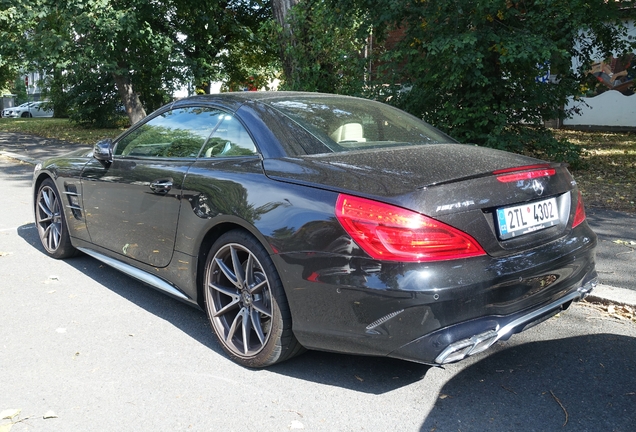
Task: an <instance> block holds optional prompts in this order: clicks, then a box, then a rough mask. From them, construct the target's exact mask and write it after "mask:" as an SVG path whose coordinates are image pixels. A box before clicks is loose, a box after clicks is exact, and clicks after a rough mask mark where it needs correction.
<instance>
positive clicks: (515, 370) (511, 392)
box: [421, 333, 636, 432]
mask: <svg viewBox="0 0 636 432" xmlns="http://www.w3.org/2000/svg"><path fill="white" fill-rule="evenodd" d="M635 369H636V339H635V338H633V337H627V336H622V335H616V334H603V333H601V334H592V335H585V336H577V337H570V338H565V339H559V340H548V341H539V342H530V343H526V344H522V345H518V346H515V347H511V348H507V349H505V350H502V351H499V352H497V353H495V354H493V355H491V356H489V357H487V358H484V359H482V360H480V361H478V362H476V363H474V364H472V365H471V366H469V367H467V368H465V369H463V370H462V371H461V372H459V373H458V374H457V375H455V376H454V377H453V378H452V379H451V380H450V381H448V382H447V383H446V384H445V385H444V387H443V388H442V389H441V391H440V394H439V395H438V398H437V402H436V403H435V406H434V407H433V409H432V410H431V411H430V413H429V415H428V416H427V418H426V420H425V421H424V424H423V425H422V428H421V430H422V431H423V432H424V431H427V432H428V431H432V430H439V431H443V430H461V431H480V432H482V431H502V430H506V431H530V430H532V431H548V430H552V431H554V430H572V431H583V430H589V431H600V430H606V431H610V430H611V431H633V430H634V427H635V425H636V409H635V408H636V370H635ZM566 422H567V424H565V423H566Z"/></svg>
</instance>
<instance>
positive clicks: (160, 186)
mask: <svg viewBox="0 0 636 432" xmlns="http://www.w3.org/2000/svg"><path fill="white" fill-rule="evenodd" d="M150 189H151V190H152V191H153V192H154V193H156V194H159V195H165V194H167V193H168V192H170V189H172V179H171V178H169V179H160V180H155V181H153V182H152V183H150Z"/></svg>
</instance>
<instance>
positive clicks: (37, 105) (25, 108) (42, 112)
mask: <svg viewBox="0 0 636 432" xmlns="http://www.w3.org/2000/svg"><path fill="white" fill-rule="evenodd" d="M48 104H49V102H46V101H39V102H27V103H24V104H22V105H20V106H17V107H14V108H8V109H6V110H4V111H3V114H2V116H3V117H13V118H18V117H53V109H51V108H48V107H47V105H48Z"/></svg>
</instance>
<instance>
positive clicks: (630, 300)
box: [585, 284, 636, 307]
mask: <svg viewBox="0 0 636 432" xmlns="http://www.w3.org/2000/svg"><path fill="white" fill-rule="evenodd" d="M585 300H587V301H589V302H592V303H611V304H616V305H622V306H631V307H636V291H632V290H629V289H626V288H617V287H613V286H609V285H602V284H598V285H597V286H596V288H594V289H593V290H592V292H590V294H589V295H588V296H587V297H585Z"/></svg>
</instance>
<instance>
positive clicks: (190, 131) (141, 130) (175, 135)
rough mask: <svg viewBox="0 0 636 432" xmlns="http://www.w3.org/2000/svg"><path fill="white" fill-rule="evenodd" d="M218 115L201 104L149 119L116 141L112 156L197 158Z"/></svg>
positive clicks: (219, 119) (220, 117)
mask: <svg viewBox="0 0 636 432" xmlns="http://www.w3.org/2000/svg"><path fill="white" fill-rule="evenodd" d="M222 117H223V116H222V114H221V112H220V111H218V110H214V109H210V108H203V107H187V108H178V109H174V110H170V111H166V112H165V113H163V114H161V115H159V116H157V117H155V118H153V119H152V120H150V121H149V122H147V123H146V124H144V125H142V126H141V127H138V128H137V129H136V130H134V131H133V132H131V133H130V134H128V135H127V136H125V137H124V138H123V139H122V140H121V141H119V142H118V143H117V147H116V148H115V155H118V156H136V157H153V158H156V157H165V158H175V157H176V158H190V157H197V156H198V155H199V151H200V150H201V147H202V146H203V144H204V143H205V141H206V140H207V138H208V136H209V135H210V133H211V132H212V131H213V130H214V128H215V127H216V125H217V124H219V121H221V119H222Z"/></svg>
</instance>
